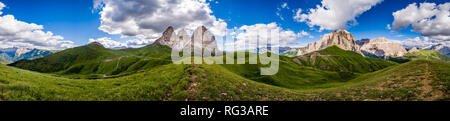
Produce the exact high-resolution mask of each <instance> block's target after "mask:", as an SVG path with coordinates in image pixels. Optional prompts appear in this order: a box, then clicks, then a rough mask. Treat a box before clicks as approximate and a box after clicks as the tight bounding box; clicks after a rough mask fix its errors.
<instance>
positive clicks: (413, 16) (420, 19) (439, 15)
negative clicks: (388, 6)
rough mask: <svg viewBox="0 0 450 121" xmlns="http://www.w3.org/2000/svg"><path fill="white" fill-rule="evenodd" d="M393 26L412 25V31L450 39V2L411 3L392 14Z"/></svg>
mask: <svg viewBox="0 0 450 121" xmlns="http://www.w3.org/2000/svg"><path fill="white" fill-rule="evenodd" d="M392 15H393V16H394V22H393V23H392V28H393V29H394V30H401V29H404V28H407V27H408V26H409V25H412V27H413V29H412V31H414V32H418V33H420V34H421V35H422V36H424V37H428V38H430V39H434V40H438V41H450V3H444V4H440V5H436V4H435V3H420V4H419V5H417V4H416V3H412V4H409V5H408V6H407V7H406V8H404V9H401V10H398V11H396V12H394V13H393V14H392Z"/></svg>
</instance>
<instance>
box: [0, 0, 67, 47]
mask: <svg viewBox="0 0 450 121" xmlns="http://www.w3.org/2000/svg"><path fill="white" fill-rule="evenodd" d="M1 6H5V5H4V4H3V3H1V2H0V8H2V7H1ZM43 29H44V27H43V26H42V25H37V24H34V23H26V22H23V21H19V20H17V19H16V18H14V16H13V15H4V16H0V48H10V47H24V48H38V49H47V50H60V49H65V48H70V47H73V42H72V41H66V40H64V38H63V37H62V36H58V35H53V33H52V32H50V31H47V32H45V31H43Z"/></svg>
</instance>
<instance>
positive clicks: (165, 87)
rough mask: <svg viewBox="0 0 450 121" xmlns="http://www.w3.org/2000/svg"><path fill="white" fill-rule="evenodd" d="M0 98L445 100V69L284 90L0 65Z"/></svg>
mask: <svg viewBox="0 0 450 121" xmlns="http://www.w3.org/2000/svg"><path fill="white" fill-rule="evenodd" d="M0 77H1V78H0V90H1V92H0V100H3V101H5V100H6V101H12V100H241V101H242V100H449V99H450V98H449V92H448V90H449V86H450V84H449V81H448V80H449V79H450V65H449V64H448V63H443V62H438V61H425V60H417V61H412V62H408V63H404V64H400V65H395V66H391V67H388V68H385V69H382V70H379V71H376V72H374V73H367V74H363V75H361V76H359V77H357V78H355V79H352V80H349V81H346V82H341V83H339V84H335V85H334V86H332V87H327V88H299V89H287V88H282V87H278V86H274V85H269V84H264V83H260V82H257V81H253V80H249V79H247V78H244V77H242V76H240V75H237V74H235V73H233V72H231V71H229V70H228V69H226V68H224V67H222V66H220V65H215V64H213V65H206V64H203V65H174V64H168V65H163V66H158V67H155V68H153V69H150V70H147V71H143V72H139V73H137V74H133V75H128V76H123V77H119V78H113V79H97V80H86V79H67V78H62V77H54V76H52V75H48V74H42V73H36V72H31V71H27V70H22V69H17V68H14V67H8V66H5V65H0Z"/></svg>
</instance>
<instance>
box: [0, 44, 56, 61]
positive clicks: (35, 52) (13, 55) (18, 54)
mask: <svg viewBox="0 0 450 121" xmlns="http://www.w3.org/2000/svg"><path fill="white" fill-rule="evenodd" d="M52 53H54V51H49V50H40V49H28V48H16V47H14V48H1V49H0V59H3V60H4V61H6V62H8V63H13V62H16V61H19V60H22V59H25V60H33V59H36V58H41V57H44V56H47V55H50V54H52Z"/></svg>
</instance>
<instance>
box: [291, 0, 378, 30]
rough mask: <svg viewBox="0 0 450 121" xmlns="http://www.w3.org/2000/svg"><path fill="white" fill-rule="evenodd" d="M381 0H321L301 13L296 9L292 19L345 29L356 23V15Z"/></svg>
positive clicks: (328, 27) (329, 27) (330, 27)
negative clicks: (319, 3) (312, 7)
mask: <svg viewBox="0 0 450 121" xmlns="http://www.w3.org/2000/svg"><path fill="white" fill-rule="evenodd" d="M382 1H383V0H322V2H321V3H322V5H317V7H316V8H314V9H309V13H302V9H298V10H297V12H296V15H295V16H294V20H296V21H297V22H306V23H307V24H308V25H309V26H310V27H314V26H319V27H320V31H321V30H336V29H345V28H347V27H349V26H352V25H356V24H357V21H356V17H357V16H359V15H361V14H362V13H364V12H366V11H367V10H370V9H371V8H372V6H375V5H377V4H378V3H380V2H382Z"/></svg>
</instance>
